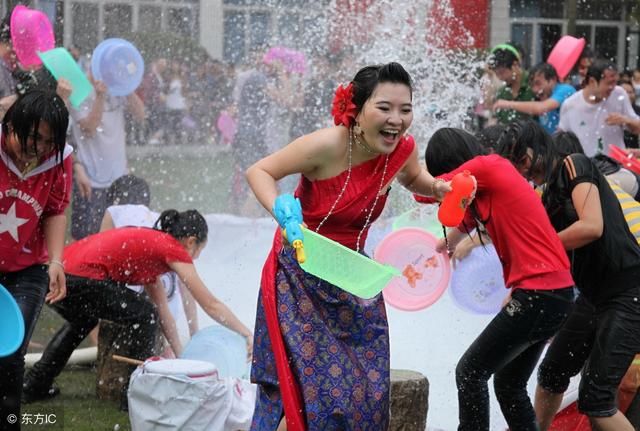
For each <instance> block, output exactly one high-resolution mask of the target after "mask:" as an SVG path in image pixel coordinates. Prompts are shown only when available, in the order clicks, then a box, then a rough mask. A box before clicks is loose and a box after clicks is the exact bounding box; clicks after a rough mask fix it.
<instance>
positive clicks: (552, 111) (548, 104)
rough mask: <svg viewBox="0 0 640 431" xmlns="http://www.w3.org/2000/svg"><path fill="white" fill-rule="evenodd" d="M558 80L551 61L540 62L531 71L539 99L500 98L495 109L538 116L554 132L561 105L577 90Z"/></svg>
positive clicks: (494, 106)
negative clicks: (511, 110)
mask: <svg viewBox="0 0 640 431" xmlns="http://www.w3.org/2000/svg"><path fill="white" fill-rule="evenodd" d="M558 81H559V79H558V73H557V72H556V69H555V68H554V67H553V66H552V65H550V64H549V63H540V64H538V65H537V66H535V67H534V68H533V69H532V70H531V72H530V73H529V85H530V87H531V90H532V91H533V94H534V95H535V97H536V99H537V100H531V101H519V100H505V99H500V100H498V101H496V103H494V105H493V110H494V111H499V110H504V109H513V110H516V111H518V112H520V113H523V114H528V115H532V116H536V117H538V121H539V122H540V124H541V125H542V127H544V129H545V130H546V131H547V132H549V133H554V132H555V131H556V129H557V128H558V123H559V122H560V106H561V105H562V104H563V103H564V101H565V100H567V98H568V97H569V96H571V95H572V94H573V93H575V92H576V90H575V88H573V87H572V86H571V85H569V84H563V83H561V82H558Z"/></svg>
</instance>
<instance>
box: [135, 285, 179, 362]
mask: <svg viewBox="0 0 640 431" xmlns="http://www.w3.org/2000/svg"><path fill="white" fill-rule="evenodd" d="M144 290H145V291H146V292H147V294H148V295H149V298H150V299H151V301H152V302H153V303H154V304H155V305H156V309H157V310H158V318H159V319H160V328H161V329H162V333H163V334H164V336H165V338H166V339H167V341H168V342H169V346H171V350H173V354H174V355H175V356H176V358H177V357H179V356H180V354H181V353H182V343H181V342H180V336H179V335H178V327H177V326H176V321H175V319H174V318H173V315H172V314H171V311H170V310H169V303H168V302H167V293H166V292H165V290H164V285H163V284H162V282H161V281H160V279H157V280H156V282H155V283H152V284H145V286H144Z"/></svg>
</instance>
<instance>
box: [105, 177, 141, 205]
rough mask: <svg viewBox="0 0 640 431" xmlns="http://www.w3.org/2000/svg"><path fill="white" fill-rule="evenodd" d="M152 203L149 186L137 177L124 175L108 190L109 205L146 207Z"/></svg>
mask: <svg viewBox="0 0 640 431" xmlns="http://www.w3.org/2000/svg"><path fill="white" fill-rule="evenodd" d="M150 202H151V191H150V190H149V184H148V183H147V182H146V181H145V180H144V179H142V178H140V177H136V176H135V175H123V176H121V177H120V178H118V179H116V180H115V181H114V182H113V183H111V186H109V188H108V189H107V203H108V205H145V206H149V203H150Z"/></svg>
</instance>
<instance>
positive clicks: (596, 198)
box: [558, 182, 604, 250]
mask: <svg viewBox="0 0 640 431" xmlns="http://www.w3.org/2000/svg"><path fill="white" fill-rule="evenodd" d="M571 200H572V202H573V206H574V207H575V209H576V213H577V214H578V220H577V221H576V222H575V223H573V224H572V225H571V226H569V227H567V228H566V229H564V230H562V231H560V232H558V236H559V237H560V240H561V241H562V245H563V246H564V248H565V249H566V250H574V249H576V248H580V247H582V246H585V245H587V244H589V243H591V242H593V241H595V240H597V239H598V238H600V237H601V236H602V231H603V230H604V222H603V220H602V208H601V206H600V191H599V190H598V187H596V185H595V184H592V183H588V182H586V183H580V184H578V185H577V186H575V187H574V188H573V191H572V192H571Z"/></svg>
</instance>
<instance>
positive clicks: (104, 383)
mask: <svg viewBox="0 0 640 431" xmlns="http://www.w3.org/2000/svg"><path fill="white" fill-rule="evenodd" d="M124 332H125V326H124V325H121V324H118V323H114V322H110V321H108V320H101V321H100V331H99V333H98V359H97V361H96V366H97V375H96V395H97V397H98V399H101V400H111V401H120V394H121V393H122V390H123V387H124V386H125V385H128V384H129V372H130V369H131V368H130V367H131V366H130V365H128V364H125V363H123V362H117V361H114V360H113V359H112V358H111V356H112V355H120V356H126V357H131V354H130V352H129V346H128V345H126V344H125V343H122V342H120V336H121V335H122V334H123V333H124ZM136 359H137V358H136Z"/></svg>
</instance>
